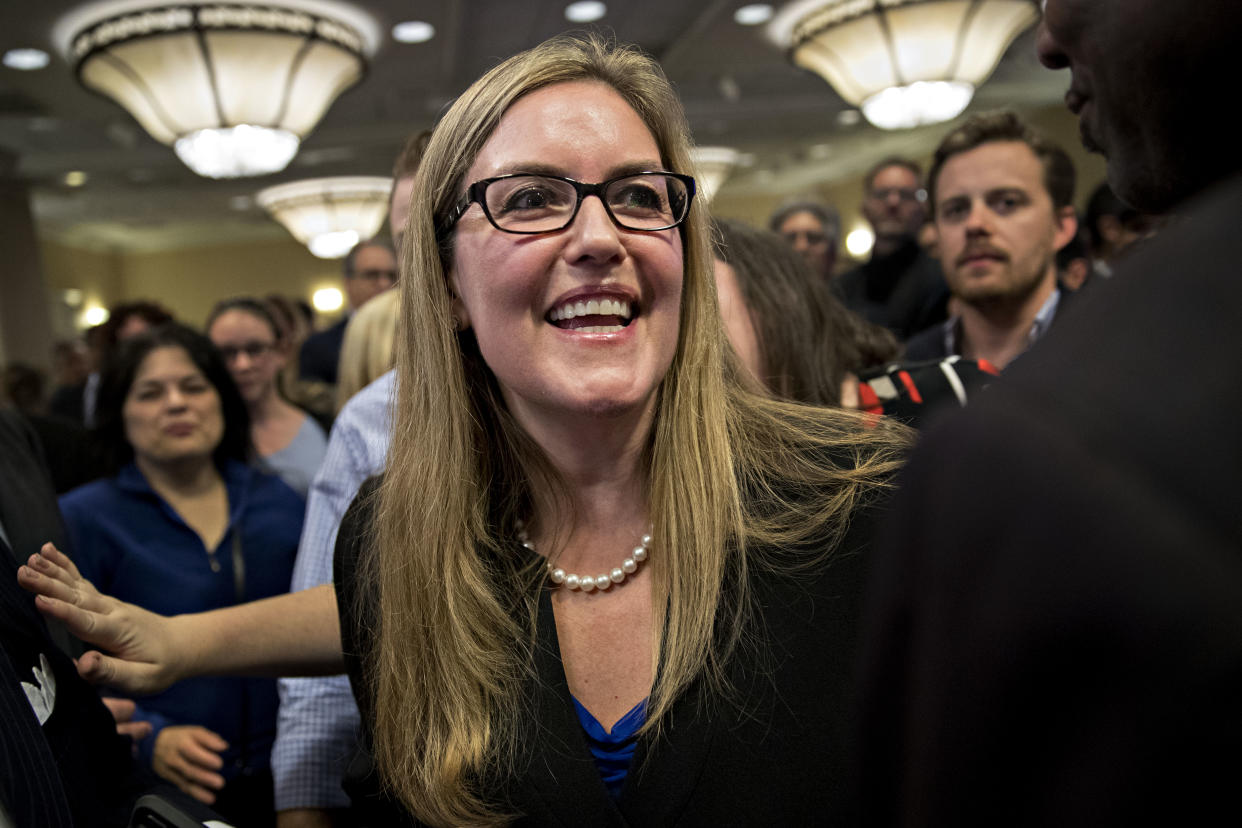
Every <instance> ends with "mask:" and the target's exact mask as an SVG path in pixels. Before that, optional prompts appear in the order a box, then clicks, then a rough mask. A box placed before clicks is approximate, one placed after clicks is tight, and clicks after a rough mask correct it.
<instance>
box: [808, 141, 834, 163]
mask: <svg viewBox="0 0 1242 828" xmlns="http://www.w3.org/2000/svg"><path fill="white" fill-rule="evenodd" d="M806 154H807V157H808V158H812V159H814V160H816V161H823V160H824V159H825V158H827V157H828V156H830V155H832V145H831V144H812V145H811V146H810V147H808V148H807V151H806Z"/></svg>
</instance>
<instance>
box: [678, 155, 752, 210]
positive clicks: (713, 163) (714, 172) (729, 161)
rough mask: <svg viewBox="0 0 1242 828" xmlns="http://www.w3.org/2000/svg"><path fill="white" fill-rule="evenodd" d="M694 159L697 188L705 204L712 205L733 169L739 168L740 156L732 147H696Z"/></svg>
mask: <svg viewBox="0 0 1242 828" xmlns="http://www.w3.org/2000/svg"><path fill="white" fill-rule="evenodd" d="M690 155H691V157H692V158H693V159H694V166H695V169H696V170H697V171H698V172H697V173H696V174H695V184H697V185H698V186H697V187H696V188H695V189H696V190H697V192H698V195H699V198H701V199H703V203H704V204H710V203H711V200H712V197H713V196H715V195H716V191H717V190H719V189H720V187H721V185H722V184H724V183H725V180H726V179H728V177H729V175H730V174H731V173H732V172H733V168H734V167H736V166H737V164H738V160H739V158H740V154H739V153H738V151H737V150H735V149H733V148H732V147H695V148H694V149H692V150H691V151H690Z"/></svg>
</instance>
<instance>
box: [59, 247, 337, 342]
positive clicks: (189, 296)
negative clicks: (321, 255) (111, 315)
mask: <svg viewBox="0 0 1242 828" xmlns="http://www.w3.org/2000/svg"><path fill="white" fill-rule="evenodd" d="M42 251H43V262H44V271H45V274H46V278H47V282H48V286H49V288H50V289H51V290H52V291H53V294H54V300H55V299H56V298H58V297H59V296H60V294H61V292H62V291H63V290H65V289H66V288H78V289H80V290H81V291H82V292H83V298H84V303H83V304H84V305H85V304H89V303H92V302H97V303H99V304H101V305H103V306H104V307H108V306H109V305H113V304H116V303H117V302H122V301H132V300H135V299H150V300H153V301H156V302H159V303H160V304H162V305H164V306H165V307H167V308H168V309H169V310H170V311H172V312H173V314H174V315H176V317H177V318H178V319H180V320H181V321H183V322H185V323H187V324H189V325H193V326H195V327H198V326H200V325H201V324H202V323H203V320H204V319H205V318H206V316H207V314H208V313H209V312H210V311H211V308H212V306H213V305H214V304H215V303H216V302H217V301H219V300H221V299H224V298H227V297H229V296H237V295H241V294H246V295H257V296H264V295H266V294H269V293H281V294H285V295H287V296H290V297H294V298H301V299H305V300H306V301H308V302H309V301H310V298H311V295H312V294H313V293H314V291H315V290H316V289H318V288H321V287H340V286H341V276H340V274H341V264H340V261H339V260H325V259H317V258H315V257H314V256H312V255H311V254H310V253H309V252H308V251H307V250H306V248H305V247H303V246H302V245H300V244H298V243H297V242H296V241H294V240H292V239H289V240H288V241H285V240H274V241H262V242H247V243H245V244H233V245H215V246H210V247H191V248H184V249H180V250H167V251H157V252H125V253H116V252H107V251H91V250H82V249H78V248H72V247H66V246H64V245H61V244H57V243H55V242H51V241H45V242H44V243H43V244H42ZM329 321H331V320H330V319H324V320H321V324H322V323H327V322H329Z"/></svg>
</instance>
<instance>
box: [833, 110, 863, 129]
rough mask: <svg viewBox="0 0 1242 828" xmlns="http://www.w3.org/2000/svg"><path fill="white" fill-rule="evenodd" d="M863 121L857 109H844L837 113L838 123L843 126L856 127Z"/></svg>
mask: <svg viewBox="0 0 1242 828" xmlns="http://www.w3.org/2000/svg"><path fill="white" fill-rule="evenodd" d="M861 121H862V113H861V112H859V111H858V110H857V109H842V110H841V111H840V112H838V113H837V123H838V124H840V125H841V126H854V125H855V124H857V123H859V122H861Z"/></svg>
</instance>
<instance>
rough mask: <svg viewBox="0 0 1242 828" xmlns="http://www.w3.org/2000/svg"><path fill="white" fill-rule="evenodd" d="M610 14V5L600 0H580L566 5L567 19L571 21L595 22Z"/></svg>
mask: <svg viewBox="0 0 1242 828" xmlns="http://www.w3.org/2000/svg"><path fill="white" fill-rule="evenodd" d="M606 14H608V7H607V6H605V5H604V4H603V3H600V2H598V0H579V2H577V3H570V4H569V5H568V6H566V7H565V19H566V20H568V21H569V22H571V23H593V22H595V21H596V20H599V19H600V18H601V17H603V16H604V15H606Z"/></svg>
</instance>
